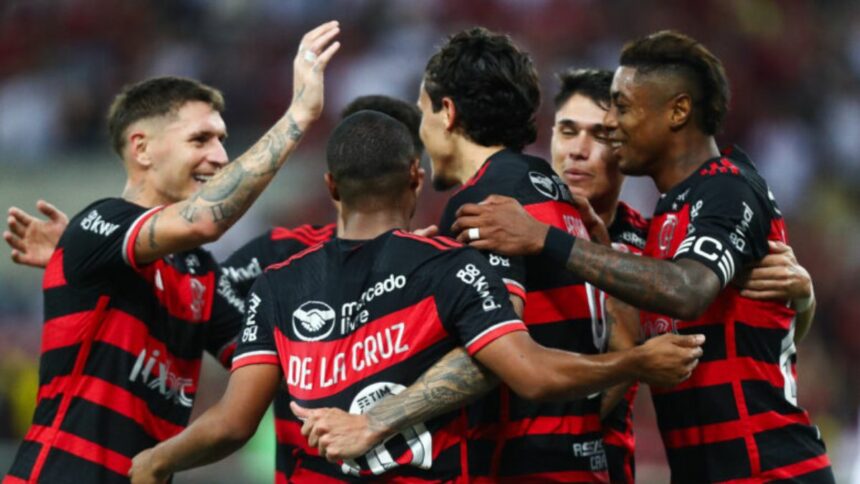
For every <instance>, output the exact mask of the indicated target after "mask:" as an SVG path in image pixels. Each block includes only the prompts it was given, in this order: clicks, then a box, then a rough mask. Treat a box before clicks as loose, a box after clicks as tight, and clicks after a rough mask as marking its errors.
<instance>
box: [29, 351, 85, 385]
mask: <svg viewBox="0 0 860 484" xmlns="http://www.w3.org/2000/svg"><path fill="white" fill-rule="evenodd" d="M80 349H81V345H80V343H78V344H75V345H70V346H63V347H62V348H56V349H53V350H48V351H45V352H44V353H42V356H41V358H40V361H39V382H40V383H41V385H42V386H45V385H49V384H50V383H51V382H52V381H53V379H54V378H57V377H62V376H66V375H68V374H69V373H71V372H72V369H73V368H74V367H75V359H76V358H77V357H78V351H79V350H80ZM49 378H50V379H49Z"/></svg>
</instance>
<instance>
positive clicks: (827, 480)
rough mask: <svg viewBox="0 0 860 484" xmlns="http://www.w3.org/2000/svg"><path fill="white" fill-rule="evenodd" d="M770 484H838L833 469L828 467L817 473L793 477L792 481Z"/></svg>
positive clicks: (779, 481)
mask: <svg viewBox="0 0 860 484" xmlns="http://www.w3.org/2000/svg"><path fill="white" fill-rule="evenodd" d="M770 484H836V480H835V479H834V477H833V469H832V468H831V467H830V466H827V467H825V468H823V469H818V470H817V471H812V472H808V473H806V474H801V475H799V476H792V477H791V478H790V479H780V480H778V481H770Z"/></svg>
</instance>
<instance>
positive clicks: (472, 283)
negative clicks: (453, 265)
mask: <svg viewBox="0 0 860 484" xmlns="http://www.w3.org/2000/svg"><path fill="white" fill-rule="evenodd" d="M457 279H460V280H461V281H463V284H466V285H467V286H469V287H472V288H473V289H474V290H475V292H476V293H477V294H478V297H479V298H480V299H481V308H483V310H484V312H489V311H492V310H494V309H498V308H500V307H502V306H501V305H500V304H499V303H497V302H496V300H495V298H493V294H492V293H491V292H490V283H489V282H487V277H486V276H485V275H484V274H482V273H481V270H480V269H478V268H477V267H476V266H475V264H466V266H465V267H463V268H462V269H460V270H459V271H457Z"/></svg>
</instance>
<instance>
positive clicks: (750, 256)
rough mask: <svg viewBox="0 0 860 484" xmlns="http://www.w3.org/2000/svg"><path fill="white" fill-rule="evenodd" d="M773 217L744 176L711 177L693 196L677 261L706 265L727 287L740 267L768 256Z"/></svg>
mask: <svg viewBox="0 0 860 484" xmlns="http://www.w3.org/2000/svg"><path fill="white" fill-rule="evenodd" d="M770 218H771V217H770V212H768V211H767V210H766V209H765V206H764V205H763V201H762V200H761V198H760V197H758V196H756V193H755V191H754V189H753V188H752V186H751V185H750V184H749V183H748V182H747V181H746V180H745V179H744V178H743V177H742V176H737V175H723V176H713V177H709V178H707V179H706V180H704V181H703V182H702V183H701V184H700V185H699V186H698V187H696V190H695V192H694V193H693V194H692V196H691V199H690V224H689V225H688V227H687V236H686V238H685V239H684V240H683V241H682V242H681V245H680V246H678V250H677V251H675V256H674V259H693V260H696V261H699V262H701V263H702V264H705V265H706V266H707V267H708V268H710V269H711V270H712V271H714V273H715V274H716V275H717V277H719V278H720V282H721V283H722V285H723V286H725V285H726V284H727V283H728V282H729V281H731V280H732V278H733V277H734V275H735V273H736V271H737V269H738V268H739V267H744V266H745V265H747V264H750V263H752V262H755V261H757V260H759V259H761V258H762V257H764V256H765V255H766V254H767V252H768V246H767V235H768V233H769V231H770Z"/></svg>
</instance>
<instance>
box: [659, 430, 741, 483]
mask: <svg viewBox="0 0 860 484" xmlns="http://www.w3.org/2000/svg"><path fill="white" fill-rule="evenodd" d="M666 456H667V457H668V459H669V467H671V469H672V482H714V481H727V480H730V479H739V478H742V477H748V476H749V475H750V474H751V473H752V468H751V466H750V461H749V456H748V455H747V448H746V444H745V443H744V439H734V440H726V441H724V442H716V443H713V444H705V445H693V446H689V447H680V448H675V449H666Z"/></svg>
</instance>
